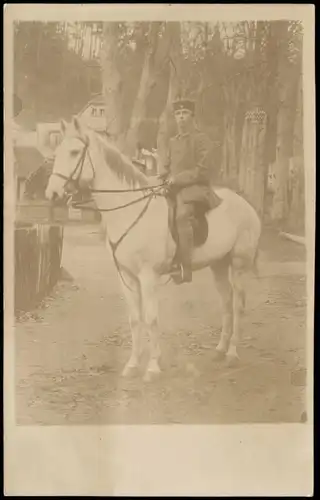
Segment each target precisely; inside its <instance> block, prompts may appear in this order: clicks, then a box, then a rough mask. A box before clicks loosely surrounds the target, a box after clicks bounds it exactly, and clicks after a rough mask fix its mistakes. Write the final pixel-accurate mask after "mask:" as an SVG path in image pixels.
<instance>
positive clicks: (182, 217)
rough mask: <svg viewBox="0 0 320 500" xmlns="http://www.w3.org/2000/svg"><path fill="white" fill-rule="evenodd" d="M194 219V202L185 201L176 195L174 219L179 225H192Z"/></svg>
mask: <svg viewBox="0 0 320 500" xmlns="http://www.w3.org/2000/svg"><path fill="white" fill-rule="evenodd" d="M193 219H194V204H193V203H185V202H184V201H182V200H181V199H179V196H178V197H177V206H176V221H177V225H178V228H179V227H188V228H189V227H192V224H193Z"/></svg>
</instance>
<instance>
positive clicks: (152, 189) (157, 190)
mask: <svg viewBox="0 0 320 500" xmlns="http://www.w3.org/2000/svg"><path fill="white" fill-rule="evenodd" d="M77 139H79V140H80V141H81V142H82V143H83V144H84V148H83V151H82V153H81V156H80V158H79V160H78V162H77V164H76V166H75V168H74V169H73V171H72V172H71V174H70V176H69V177H68V176H66V175H64V174H61V173H60V172H52V174H51V175H55V176H56V177H60V178H61V179H63V180H64V181H65V183H64V187H65V186H67V185H68V184H69V183H72V184H73V185H74V187H75V188H76V190H77V191H78V192H80V191H81V188H80V179H81V174H82V171H83V167H84V162H85V159H86V156H88V159H89V162H90V166H91V168H92V172H93V178H92V180H93V179H94V178H95V169H94V165H93V162H92V158H91V155H90V151H89V140H88V139H83V138H81V137H78V138H77ZM165 186H167V183H166V182H164V183H162V184H159V185H158V186H145V187H140V188H132V189H122V190H121V189H90V192H91V193H132V192H144V193H145V194H143V196H141V197H140V198H137V199H136V200H133V201H131V202H129V203H126V204H124V205H118V206H117V207H113V208H93V207H86V206H83V204H84V203H89V202H91V201H92V199H89V200H85V201H81V202H77V201H72V200H73V197H74V195H72V194H71V195H69V197H68V203H69V204H70V202H71V206H72V207H74V208H78V209H81V210H87V211H91V212H113V211H115V210H120V209H121V208H126V207H129V206H131V205H134V204H136V203H139V202H140V201H142V200H147V201H146V204H145V205H144V207H143V209H142V210H141V212H140V213H139V215H138V216H137V217H136V219H134V221H133V222H132V223H131V224H130V226H129V227H128V228H127V229H126V231H125V232H124V233H123V234H122V235H121V236H120V238H119V239H118V240H117V241H116V242H113V241H111V240H110V238H109V237H108V235H107V239H108V242H109V245H110V248H111V250H112V256H113V260H114V262H115V265H116V268H117V270H118V273H119V275H120V277H121V280H122V282H123V284H124V285H125V286H126V287H127V288H129V289H130V290H132V289H131V288H130V287H129V286H128V284H127V283H126V282H125V280H124V278H123V276H122V274H121V269H120V267H122V268H123V269H124V270H126V272H127V273H128V274H130V275H131V277H132V278H133V279H134V280H136V282H137V283H139V281H138V279H137V278H136V277H135V275H134V274H133V273H131V271H130V270H129V269H127V268H126V267H125V266H123V265H121V264H120V263H119V261H118V259H117V257H116V251H117V248H118V247H119V245H120V243H121V242H122V241H123V240H124V239H125V237H126V236H127V235H128V234H129V232H130V231H131V229H133V228H134V227H135V226H136V225H137V224H138V222H139V221H140V219H142V217H143V216H144V214H145V213H146V212H147V210H148V208H149V206H150V204H151V201H152V200H153V198H155V197H157V196H165V194H166V193H165V191H164V188H165Z"/></svg>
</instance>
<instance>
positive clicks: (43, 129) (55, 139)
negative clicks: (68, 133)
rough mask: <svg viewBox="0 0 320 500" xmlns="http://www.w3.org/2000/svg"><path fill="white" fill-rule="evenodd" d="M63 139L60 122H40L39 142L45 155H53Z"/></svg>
mask: <svg viewBox="0 0 320 500" xmlns="http://www.w3.org/2000/svg"><path fill="white" fill-rule="evenodd" d="M60 141H61V126H60V123H56V122H53V123H38V124H37V144H38V148H39V150H40V151H41V152H42V153H43V154H44V156H46V157H48V156H51V155H52V154H53V153H54V151H55V149H56V147H57V146H58V144H59V143H60Z"/></svg>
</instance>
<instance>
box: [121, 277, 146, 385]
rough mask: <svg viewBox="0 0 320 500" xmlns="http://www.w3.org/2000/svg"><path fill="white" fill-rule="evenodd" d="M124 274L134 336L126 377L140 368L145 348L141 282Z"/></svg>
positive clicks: (125, 368)
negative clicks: (143, 343)
mask: <svg viewBox="0 0 320 500" xmlns="http://www.w3.org/2000/svg"><path fill="white" fill-rule="evenodd" d="M122 276H123V279H124V280H125V283H123V282H121V283H122V288H123V292H124V295H125V298H126V302H127V306H128V310H129V321H130V328H131V337H132V348H131V355H130V358H129V360H128V362H127V363H126V365H125V367H124V369H123V372H122V375H123V376H124V377H128V376H130V375H133V374H134V372H135V371H136V370H137V369H138V367H139V363H140V358H141V354H142V350H143V345H142V342H143V339H142V334H143V321H142V314H141V312H142V302H141V292H140V287H139V282H138V281H135V280H133V279H132V278H130V277H129V276H128V275H127V274H126V273H123V274H122Z"/></svg>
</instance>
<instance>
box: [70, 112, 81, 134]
mask: <svg viewBox="0 0 320 500" xmlns="http://www.w3.org/2000/svg"><path fill="white" fill-rule="evenodd" d="M72 123H73V126H74V128H75V129H76V131H77V133H78V134H79V135H82V134H83V130H82V125H81V123H80V120H79V118H78V117H77V116H74V117H73V120H72Z"/></svg>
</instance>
